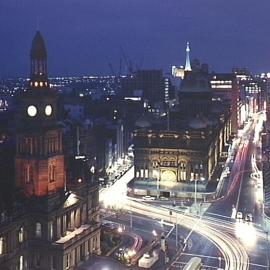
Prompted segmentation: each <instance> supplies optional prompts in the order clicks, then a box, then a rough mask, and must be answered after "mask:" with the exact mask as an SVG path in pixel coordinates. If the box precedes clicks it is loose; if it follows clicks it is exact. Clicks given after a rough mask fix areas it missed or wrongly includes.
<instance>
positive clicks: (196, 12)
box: [0, 0, 270, 77]
mask: <svg viewBox="0 0 270 270" xmlns="http://www.w3.org/2000/svg"><path fill="white" fill-rule="evenodd" d="M38 17H39V29H40V30H41V32H42V33H43V36H44V37H45V39H46V43H47V48H48V53H49V73H50V75H51V76H57V75H90V74H91V75H94V74H97V75H98V74H110V73H111V72H110V69H109V66H108V63H111V64H112V66H113V68H114V70H115V73H118V70H119V66H120V58H121V55H122V54H121V49H120V47H121V46H122V47H123V48H124V51H125V54H126V55H127V57H128V58H130V59H131V60H132V62H133V63H134V66H136V65H137V66H138V67H140V68H162V69H164V71H165V72H168V71H170V69H171V66H172V65H183V64H184V60H185V59H184V58H185V43H186V41H190V43H191V58H199V59H200V60H201V61H203V62H207V63H209V65H210V67H211V68H212V69H213V70H215V71H217V72H230V70H231V68H232V67H233V66H244V67H249V68H250V69H251V71H252V72H254V73H258V72H263V71H270V32H269V25H270V1H269V0H260V1H256V0H95V1H94V0H0V48H1V50H0V77H9V76H10V77H13V76H27V75H28V73H29V65H30V64H29V50H30V46H31V41H32V38H33V36H34V34H35V31H36V27H37V26H36V25H37V18H38ZM122 71H124V63H123V68H122Z"/></svg>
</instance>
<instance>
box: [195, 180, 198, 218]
mask: <svg viewBox="0 0 270 270" xmlns="http://www.w3.org/2000/svg"><path fill="white" fill-rule="evenodd" d="M194 181H195V186H194V189H195V190H194V191H195V192H194V193H195V194H194V204H195V210H196V214H198V210H197V181H198V179H195V180H194Z"/></svg>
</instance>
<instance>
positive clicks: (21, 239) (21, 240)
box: [19, 227, 23, 243]
mask: <svg viewBox="0 0 270 270" xmlns="http://www.w3.org/2000/svg"><path fill="white" fill-rule="evenodd" d="M22 242H23V227H21V228H20V230H19V243H22Z"/></svg>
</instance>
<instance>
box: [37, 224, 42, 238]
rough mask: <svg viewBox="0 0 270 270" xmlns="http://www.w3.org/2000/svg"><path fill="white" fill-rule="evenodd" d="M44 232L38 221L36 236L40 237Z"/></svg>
mask: <svg viewBox="0 0 270 270" xmlns="http://www.w3.org/2000/svg"><path fill="white" fill-rule="evenodd" d="M41 234H42V231H41V224H40V223H39V222H37V223H36V237H38V238H40V237H41Z"/></svg>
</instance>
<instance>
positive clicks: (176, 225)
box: [175, 213, 178, 251]
mask: <svg viewBox="0 0 270 270" xmlns="http://www.w3.org/2000/svg"><path fill="white" fill-rule="evenodd" d="M175 249H176V251H177V250H178V213H176V219H175Z"/></svg>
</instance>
